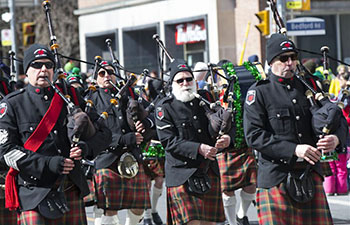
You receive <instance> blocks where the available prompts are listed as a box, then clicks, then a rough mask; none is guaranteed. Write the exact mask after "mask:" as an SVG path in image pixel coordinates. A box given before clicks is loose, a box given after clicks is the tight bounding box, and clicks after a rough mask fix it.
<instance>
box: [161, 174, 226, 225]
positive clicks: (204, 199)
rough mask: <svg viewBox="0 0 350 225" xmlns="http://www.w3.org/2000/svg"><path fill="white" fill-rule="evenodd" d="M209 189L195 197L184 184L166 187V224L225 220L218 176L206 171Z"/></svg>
mask: <svg viewBox="0 0 350 225" xmlns="http://www.w3.org/2000/svg"><path fill="white" fill-rule="evenodd" d="M208 175H209V178H210V183H211V185H212V187H211V190H210V191H209V192H208V193H207V194H205V195H204V196H201V197H197V196H193V195H190V194H188V193H187V192H186V189H185V186H184V185H180V186H177V187H168V188H167V212H168V213H167V214H168V215H167V217H168V218H167V220H168V223H167V224H185V223H188V222H189V221H191V220H204V221H211V222H223V221H225V215H224V208H223V204H222V197H221V188H220V178H219V177H217V176H215V174H214V173H213V172H212V170H211V169H210V170H209V171H208Z"/></svg>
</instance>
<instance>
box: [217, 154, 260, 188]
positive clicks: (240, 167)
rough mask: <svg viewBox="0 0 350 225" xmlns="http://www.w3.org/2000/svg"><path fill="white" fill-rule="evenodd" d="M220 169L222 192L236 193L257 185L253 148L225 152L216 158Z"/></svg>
mask: <svg viewBox="0 0 350 225" xmlns="http://www.w3.org/2000/svg"><path fill="white" fill-rule="evenodd" d="M216 158H217V160H218V163H219V169H220V178H221V180H220V184H221V190H222V191H235V190H237V189H239V188H242V187H245V186H248V185H250V184H256V173H257V172H256V171H257V166H256V161H255V158H254V154H253V151H252V149H251V148H243V149H238V150H232V151H231V152H225V153H223V154H221V155H219V156H217V157H216Z"/></svg>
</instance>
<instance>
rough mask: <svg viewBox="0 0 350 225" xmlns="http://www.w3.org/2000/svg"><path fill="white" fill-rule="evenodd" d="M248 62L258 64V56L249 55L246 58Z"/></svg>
mask: <svg viewBox="0 0 350 225" xmlns="http://www.w3.org/2000/svg"><path fill="white" fill-rule="evenodd" d="M248 61H249V62H251V63H254V62H259V56H257V55H251V56H249V57H248Z"/></svg>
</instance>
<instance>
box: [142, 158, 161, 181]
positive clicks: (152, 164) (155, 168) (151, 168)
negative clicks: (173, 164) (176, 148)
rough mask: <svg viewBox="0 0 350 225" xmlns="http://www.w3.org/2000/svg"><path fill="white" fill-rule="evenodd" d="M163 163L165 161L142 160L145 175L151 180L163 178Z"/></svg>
mask: <svg viewBox="0 0 350 225" xmlns="http://www.w3.org/2000/svg"><path fill="white" fill-rule="evenodd" d="M164 162H165V159H164V158H163V159H147V158H146V159H144V160H143V166H144V169H145V173H146V175H147V176H149V177H150V178H151V179H152V180H153V179H154V178H156V177H164Z"/></svg>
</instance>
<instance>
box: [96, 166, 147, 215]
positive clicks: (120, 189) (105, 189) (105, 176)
mask: <svg viewBox="0 0 350 225" xmlns="http://www.w3.org/2000/svg"><path fill="white" fill-rule="evenodd" d="M94 177H95V180H96V195H97V196H96V198H97V206H98V207H99V208H102V209H110V210H121V209H147V208H151V202H150V197H149V188H148V179H149V178H148V177H147V176H146V174H145V171H144V169H143V167H142V166H140V165H139V172H138V174H137V175H136V176H135V177H133V178H131V179H128V178H122V177H120V176H119V175H118V174H117V173H116V172H115V171H113V170H111V169H99V170H97V171H96V173H95V175H94Z"/></svg>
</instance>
